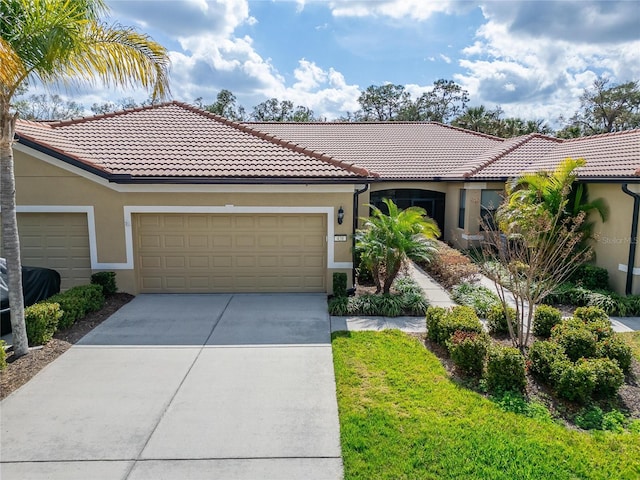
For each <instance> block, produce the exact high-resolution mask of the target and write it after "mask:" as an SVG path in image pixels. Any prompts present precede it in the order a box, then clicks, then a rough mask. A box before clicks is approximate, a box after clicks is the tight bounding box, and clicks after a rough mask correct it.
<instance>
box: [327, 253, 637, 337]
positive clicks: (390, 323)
mask: <svg viewBox="0 0 640 480" xmlns="http://www.w3.org/2000/svg"><path fill="white" fill-rule="evenodd" d="M408 272H409V275H411V277H412V278H413V279H414V280H415V281H416V283H417V284H418V285H419V286H420V288H422V290H423V291H424V293H425V296H426V297H427V299H428V300H429V304H430V305H432V306H434V307H444V308H451V307H453V306H455V305H457V303H456V302H454V301H453V300H452V299H451V296H450V295H449V292H447V290H446V289H444V288H443V287H442V286H441V285H440V284H439V283H438V282H436V281H435V280H434V279H433V278H431V276H430V275H429V274H428V273H426V272H425V271H424V270H423V269H421V268H420V267H419V266H418V265H416V264H415V263H413V262H411V263H410V264H409V266H408ZM479 283H480V285H482V286H484V287H487V288H488V289H490V290H491V291H493V292H495V291H496V286H495V285H494V283H493V281H491V280H489V279H488V278H487V277H485V276H484V275H482V276H481V278H480V281H479ZM509 295H510V297H509V298H507V301H509V303H511V304H512V305H515V303H514V300H513V297H512V296H511V294H509ZM610 319H611V326H612V327H613V331H614V332H633V331H636V330H640V317H610ZM386 329H398V330H402V331H403V332H407V333H426V331H427V323H426V321H425V318H424V317H366V316H357V315H355V316H347V317H331V331H332V332H335V331H340V330H349V331H359V330H386Z"/></svg>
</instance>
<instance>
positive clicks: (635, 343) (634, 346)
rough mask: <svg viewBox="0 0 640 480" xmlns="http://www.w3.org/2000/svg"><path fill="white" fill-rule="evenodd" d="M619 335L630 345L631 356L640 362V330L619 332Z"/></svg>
mask: <svg viewBox="0 0 640 480" xmlns="http://www.w3.org/2000/svg"><path fill="white" fill-rule="evenodd" d="M620 336H621V337H622V338H624V339H625V341H626V342H627V343H628V344H629V345H630V346H631V350H633V356H634V357H635V358H636V360H637V361H639V362H640V331H639V332H627V333H621V334H620Z"/></svg>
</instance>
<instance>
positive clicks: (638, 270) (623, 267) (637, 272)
mask: <svg viewBox="0 0 640 480" xmlns="http://www.w3.org/2000/svg"><path fill="white" fill-rule="evenodd" d="M618 270H620V271H621V272H624V273H627V272H628V271H629V266H628V265H627V264H626V263H619V264H618ZM633 275H640V267H636V268H634V269H633Z"/></svg>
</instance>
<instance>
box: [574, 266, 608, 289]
mask: <svg viewBox="0 0 640 480" xmlns="http://www.w3.org/2000/svg"><path fill="white" fill-rule="evenodd" d="M569 280H570V281H571V282H573V283H575V284H577V285H581V286H583V287H584V288H587V289H589V290H608V289H609V271H608V270H607V269H606V268H602V267H596V266H595V265H591V264H589V263H585V264H583V265H580V266H579V267H578V268H577V269H576V271H575V272H573V274H572V275H571V277H570V278H569Z"/></svg>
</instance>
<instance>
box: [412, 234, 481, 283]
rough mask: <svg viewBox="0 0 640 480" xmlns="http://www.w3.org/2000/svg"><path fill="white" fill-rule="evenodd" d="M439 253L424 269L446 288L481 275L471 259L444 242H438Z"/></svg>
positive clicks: (424, 265)
mask: <svg viewBox="0 0 640 480" xmlns="http://www.w3.org/2000/svg"><path fill="white" fill-rule="evenodd" d="M436 247H437V250H438V251H437V252H436V254H435V255H434V257H433V259H432V260H431V262H430V263H428V264H423V265H422V267H423V268H424V269H425V270H426V271H427V272H428V273H430V274H431V275H433V276H434V277H436V278H437V279H438V280H439V282H440V283H441V284H442V285H444V287H445V288H451V287H453V286H454V285H457V284H459V283H461V282H464V281H469V280H472V279H474V278H475V277H476V276H477V275H478V274H479V273H480V270H479V269H478V267H477V265H475V264H474V263H473V262H472V261H471V260H470V259H469V257H467V256H465V255H463V254H462V253H461V252H460V251H458V250H456V249H455V248H451V247H450V246H449V245H447V244H446V243H444V242H440V241H438V242H436Z"/></svg>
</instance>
